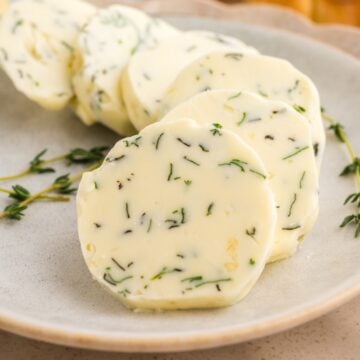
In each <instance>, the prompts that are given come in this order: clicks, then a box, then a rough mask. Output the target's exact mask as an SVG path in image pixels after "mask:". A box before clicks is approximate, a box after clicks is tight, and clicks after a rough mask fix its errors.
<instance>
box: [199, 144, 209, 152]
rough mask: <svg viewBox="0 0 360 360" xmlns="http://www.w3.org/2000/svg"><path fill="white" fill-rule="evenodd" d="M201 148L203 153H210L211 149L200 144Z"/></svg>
mask: <svg viewBox="0 0 360 360" xmlns="http://www.w3.org/2000/svg"><path fill="white" fill-rule="evenodd" d="M199 148H200V149H201V150H202V151H203V152H209V149H208V148H207V147H205V146H204V145H202V144H199Z"/></svg>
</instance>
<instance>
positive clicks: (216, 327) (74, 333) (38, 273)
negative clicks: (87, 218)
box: [0, 18, 360, 352]
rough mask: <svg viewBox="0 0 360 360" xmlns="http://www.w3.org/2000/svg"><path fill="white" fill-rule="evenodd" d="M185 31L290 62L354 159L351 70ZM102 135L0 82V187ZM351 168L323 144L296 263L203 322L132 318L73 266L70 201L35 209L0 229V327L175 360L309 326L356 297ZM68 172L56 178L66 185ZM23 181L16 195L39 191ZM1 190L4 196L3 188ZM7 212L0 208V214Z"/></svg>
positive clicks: (208, 25)
mask: <svg viewBox="0 0 360 360" xmlns="http://www.w3.org/2000/svg"><path fill="white" fill-rule="evenodd" d="M171 21H172V22H173V23H174V24H176V25H179V26H181V27H182V28H188V29H190V28H202V29H209V30H216V31H220V32H223V33H226V34H229V35H233V36H238V37H240V38H241V39H243V40H244V41H246V42H248V43H249V44H250V45H253V46H255V47H257V48H258V49H259V50H260V51H261V52H263V53H264V54H269V55H276V56H280V57H283V58H286V59H288V60H290V61H292V62H293V63H294V64H295V65H296V66H297V67H298V68H299V69H301V70H302V71H304V72H305V73H306V74H308V75H309V76H310V77H311V78H312V79H313V80H314V81H315V83H316V85H317V86H318V88H319V90H320V93H321V97H322V103H323V105H324V106H325V107H326V108H327V110H328V112H330V113H331V114H332V115H333V116H335V117H337V118H338V119H340V120H341V121H343V122H344V123H345V125H346V127H347V129H348V131H349V133H350V136H351V138H352V140H353V141H354V143H357V144H356V145H357V146H356V147H357V150H358V151H360V142H359V134H360V120H359V114H360V95H359V94H360V63H359V62H357V61H356V60H354V59H353V58H350V57H348V56H347V55H345V54H343V53H341V52H338V51H337V50H335V49H332V48H330V47H327V46H325V45H321V44H320V43H316V42H312V41H310V40H307V39H305V38H302V37H297V36H294V35H290V34H287V33H280V32H276V31H274V30H270V29H262V28H256V27H251V26H248V25H246V26H245V25H240V24H235V23H229V22H220V21H217V22H215V21H213V20H206V19H197V18H191V19H189V18H186V19H184V18H182V19H180V18H177V19H175V18H172V19H171ZM116 139H117V137H116V135H114V134H113V133H111V132H110V131H108V130H106V129H105V128H102V127H100V126H96V127H92V128H86V127H85V126H84V125H82V124H81V123H80V121H78V120H77V119H76V118H75V117H74V115H72V114H71V112H70V111H64V112H61V113H51V112H48V111H45V110H42V109H40V108H39V107H37V106H36V105H34V104H32V103H30V102H29V101H28V100H27V99H26V98H24V97H23V96H21V95H20V94H18V93H17V92H16V91H15V90H14V88H13V87H12V85H11V84H10V82H9V81H8V80H7V79H6V78H5V76H4V75H1V76H0V154H1V156H0V175H3V174H9V173H12V172H14V171H16V170H18V169H19V168H21V167H22V166H23V165H25V164H26V163H27V161H28V160H29V159H30V158H31V157H32V156H33V155H34V154H36V153H37V152H39V151H40V150H42V149H43V148H48V149H49V154H52V155H55V154H58V153H62V152H63V151H66V150H68V149H70V148H72V147H76V146H83V147H89V146H92V145H100V144H104V143H105V144H109V145H111V144H113V143H114V142H115V141H116ZM347 161H348V159H347V157H346V154H345V152H344V151H342V150H341V148H340V147H339V145H338V143H337V142H336V141H334V139H332V138H331V137H330V138H329V141H328V146H327V149H326V154H325V160H324V164H323V172H322V175H321V213H320V217H319V221H318V223H317V225H316V227H315V229H314V231H313V232H312V234H311V235H310V236H309V237H308V238H307V239H306V241H305V243H304V245H303V246H302V249H301V251H299V253H297V254H296V255H295V256H294V257H293V258H291V259H289V260H286V261H283V262H280V263H276V264H274V265H271V266H268V267H267V269H266V271H265V273H264V274H263V276H262V277H261V279H260V281H259V282H258V284H257V285H256V286H255V288H254V289H253V291H252V292H251V293H250V295H249V296H248V297H247V298H246V299H245V300H243V301H242V302H241V303H239V304H237V305H235V306H232V307H229V308H225V309H221V310H207V311H182V312H166V313H159V314H138V313H132V312H130V311H128V310H126V309H124V308H123V307H122V306H121V304H120V303H118V302H117V301H116V300H115V299H113V298H112V297H111V296H110V295H109V294H108V293H106V292H104V291H103V289H102V288H100V286H98V285H97V284H96V283H95V282H94V281H92V279H91V277H90V274H89V272H88V271H87V269H86V266H85V264H84V261H83V259H82V256H81V252H80V246H79V243H78V237H77V232H76V217H75V206H74V204H75V203H74V201H72V203H70V204H58V203H57V204H55V203H47V204H35V205H33V206H31V208H30V209H29V210H28V211H27V215H26V216H25V218H24V219H23V220H22V221H21V222H19V223H12V222H10V221H5V222H4V221H2V222H0V327H1V328H3V329H6V330H9V331H12V332H15V333H18V334H22V335H25V336H29V337H32V338H37V339H41V340H46V341H51V342H55V343H59V344H67V345H73V346H79V347H86V348H94V349H106V350H118V351H141V352H145V351H176V350H186V349H188V350H190V349H199V348H206V347H214V346H220V345H225V344H230V343H235V342H239V341H244V340H248V339H251V338H255V337H259V336H263V335H267V334H271V333H274V332H277V331H280V330H283V329H286V328H290V327H292V326H295V325H298V324H300V323H303V322H305V321H308V320H310V319H312V318H314V317H316V316H319V315H321V314H323V313H325V312H327V311H329V310H331V309H332V308H334V307H335V306H338V305H340V304H341V303H343V302H345V301H346V300H348V299H350V298H351V297H353V296H355V295H356V294H358V293H359V292H360V266H359V259H360V240H355V239H354V238H353V232H352V231H351V230H350V229H349V230H340V229H339V228H338V224H339V222H340V221H341V220H342V218H343V217H344V216H345V215H346V214H347V209H346V208H344V207H343V206H342V205H341V204H342V202H343V200H344V198H345V196H346V195H348V194H349V193H350V192H353V190H354V187H353V186H354V185H353V183H352V180H351V179H349V180H345V179H341V178H339V177H338V176H337V175H338V173H339V171H340V170H341V169H342V167H343V166H344V165H345V164H346V163H347ZM66 171H67V169H66V168H64V169H63V171H61V172H59V175H60V174H63V173H64V172H66ZM53 178H54V175H44V176H43V177H42V178H41V179H40V181H39V178H38V177H32V178H29V179H27V180H26V181H22V182H21V183H22V184H25V185H27V186H28V187H29V188H31V189H34V190H35V189H36V188H39V187H42V186H44V185H46V184H48V183H49V182H50V181H52V179H53ZM1 185H10V184H1ZM5 204H6V201H5V200H1V201H0V205H1V207H3V206H5Z"/></svg>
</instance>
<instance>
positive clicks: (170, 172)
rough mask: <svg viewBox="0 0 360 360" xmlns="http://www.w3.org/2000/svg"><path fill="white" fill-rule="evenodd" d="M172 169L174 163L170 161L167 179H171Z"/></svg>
mask: <svg viewBox="0 0 360 360" xmlns="http://www.w3.org/2000/svg"><path fill="white" fill-rule="evenodd" d="M173 171H174V165H173V163H170V166H169V174H168V177H167V181H170V180H171V177H172V175H173Z"/></svg>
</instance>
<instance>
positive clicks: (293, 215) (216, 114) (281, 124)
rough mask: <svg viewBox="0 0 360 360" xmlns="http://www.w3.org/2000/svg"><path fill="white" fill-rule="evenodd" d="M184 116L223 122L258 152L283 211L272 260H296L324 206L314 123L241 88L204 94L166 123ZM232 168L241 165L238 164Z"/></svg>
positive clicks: (168, 117) (204, 121)
mask: <svg viewBox="0 0 360 360" xmlns="http://www.w3.org/2000/svg"><path fill="white" fill-rule="evenodd" d="M181 117H189V118H192V119H193V120H195V121H197V122H198V123H199V124H212V123H215V122H216V121H221V125H222V127H223V129H228V130H230V131H232V132H234V133H235V134H237V135H239V136H240V137H241V138H242V140H244V141H245V142H246V143H247V144H248V145H249V146H251V147H252V148H253V149H254V150H255V151H256V152H257V153H258V155H259V156H260V158H261V159H262V161H263V162H264V164H266V167H267V170H268V172H269V182H270V186H271V189H272V191H273V193H274V195H275V202H276V208H277V213H278V220H277V224H276V231H275V241H274V247H273V249H272V252H271V256H270V258H269V262H271V261H275V260H280V259H283V258H286V257H288V256H291V255H292V254H293V253H294V252H295V251H296V249H297V246H298V243H299V240H301V239H302V238H303V237H304V236H305V235H306V234H307V233H308V232H309V231H310V230H311V228H312V226H313V224H314V223H315V220H316V217H317V214H318V208H319V196H318V175H317V167H316V161H315V156H314V153H313V151H312V138H311V129H310V125H309V123H308V121H306V119H305V118H304V117H303V116H301V115H300V114H299V113H298V112H297V111H295V110H294V109H293V108H292V107H291V106H289V105H287V104H286V103H284V102H281V101H270V100H268V99H265V98H263V97H261V96H259V95H256V94H253V93H248V92H239V91H236V90H210V91H206V92H203V93H201V94H198V95H196V96H194V97H192V98H191V99H189V100H188V101H186V102H184V103H182V104H180V105H178V106H177V107H175V108H174V109H173V110H172V111H170V112H169V113H168V114H167V115H166V116H165V118H164V119H163V121H165V122H168V121H173V120H176V119H178V118H181ZM218 130H219V131H221V129H218ZM214 135H215V133H214ZM224 165H225V164H224ZM226 165H227V166H241V164H240V163H239V164H238V163H236V162H234V161H233V162H231V163H228V164H226ZM253 173H254V174H255V175H257V176H259V177H262V176H264V174H261V173H257V172H255V171H253ZM248 235H249V236H254V237H256V229H250V230H249V232H248Z"/></svg>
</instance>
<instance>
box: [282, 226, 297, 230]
mask: <svg viewBox="0 0 360 360" xmlns="http://www.w3.org/2000/svg"><path fill="white" fill-rule="evenodd" d="M300 228H301V226H300V225H294V226H287V227H283V228H281V230H287V231H292V230H296V229H300Z"/></svg>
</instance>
